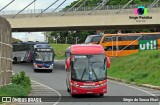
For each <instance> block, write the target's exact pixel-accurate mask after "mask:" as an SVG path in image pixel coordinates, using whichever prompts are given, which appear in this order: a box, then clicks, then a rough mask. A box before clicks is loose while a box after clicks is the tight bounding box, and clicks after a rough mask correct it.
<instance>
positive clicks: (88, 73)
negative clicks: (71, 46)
mask: <svg viewBox="0 0 160 105" xmlns="http://www.w3.org/2000/svg"><path fill="white" fill-rule="evenodd" d="M72 61H73V65H72V70H71V75H72V79H75V80H78V81H100V80H104V79H106V75H105V72H106V63H105V62H106V60H105V55H104V54H101V55H75V56H74V59H72Z"/></svg>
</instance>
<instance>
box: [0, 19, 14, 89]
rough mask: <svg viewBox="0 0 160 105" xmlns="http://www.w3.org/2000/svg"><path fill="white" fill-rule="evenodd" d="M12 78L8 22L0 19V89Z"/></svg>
mask: <svg viewBox="0 0 160 105" xmlns="http://www.w3.org/2000/svg"><path fill="white" fill-rule="evenodd" d="M11 76H12V37H11V26H10V24H9V22H8V21H7V20H6V19H5V18H2V17H0V87H1V86H4V85H7V84H10V83H11Z"/></svg>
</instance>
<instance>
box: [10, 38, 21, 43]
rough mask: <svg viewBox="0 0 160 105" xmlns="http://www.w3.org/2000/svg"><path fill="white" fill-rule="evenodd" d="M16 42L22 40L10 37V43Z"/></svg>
mask: <svg viewBox="0 0 160 105" xmlns="http://www.w3.org/2000/svg"><path fill="white" fill-rule="evenodd" d="M16 42H22V41H21V40H19V39H15V38H12V43H16Z"/></svg>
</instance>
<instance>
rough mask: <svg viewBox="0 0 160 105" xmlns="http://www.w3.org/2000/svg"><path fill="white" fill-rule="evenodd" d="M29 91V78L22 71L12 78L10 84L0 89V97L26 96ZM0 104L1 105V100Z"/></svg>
mask: <svg viewBox="0 0 160 105" xmlns="http://www.w3.org/2000/svg"><path fill="white" fill-rule="evenodd" d="M30 91H31V81H30V78H29V77H28V76H26V74H25V72H24V71H22V72H20V73H15V74H14V75H13V76H12V84H10V85H6V86H2V87H0V96H28V94H29V93H30ZM0 104H2V100H1V99H0Z"/></svg>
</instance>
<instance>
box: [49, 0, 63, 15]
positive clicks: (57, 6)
mask: <svg viewBox="0 0 160 105" xmlns="http://www.w3.org/2000/svg"><path fill="white" fill-rule="evenodd" d="M65 2H66V0H64V1H63V2H62V3H61V4H59V5H58V6H57V8H55V9H54V10H53V11H52V12H55V11H56V10H57V9H58V8H59V7H60V6H61V5H63V4H64V3H65Z"/></svg>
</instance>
